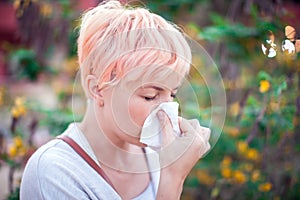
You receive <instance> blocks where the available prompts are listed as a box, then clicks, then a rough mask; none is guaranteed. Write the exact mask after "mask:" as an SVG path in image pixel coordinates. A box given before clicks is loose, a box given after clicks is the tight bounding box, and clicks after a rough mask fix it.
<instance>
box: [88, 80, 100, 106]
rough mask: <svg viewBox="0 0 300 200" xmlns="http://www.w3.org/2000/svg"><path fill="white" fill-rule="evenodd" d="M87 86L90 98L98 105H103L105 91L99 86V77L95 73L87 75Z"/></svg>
mask: <svg viewBox="0 0 300 200" xmlns="http://www.w3.org/2000/svg"><path fill="white" fill-rule="evenodd" d="M86 88H87V93H88V98H90V99H92V100H93V101H95V102H96V103H97V105H98V106H100V107H103V105H104V99H103V91H102V90H101V88H99V85H98V79H97V78H96V77H95V76H94V75H88V76H87V77H86Z"/></svg>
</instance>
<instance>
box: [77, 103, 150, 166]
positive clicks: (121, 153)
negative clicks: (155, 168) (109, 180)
mask: <svg viewBox="0 0 300 200" xmlns="http://www.w3.org/2000/svg"><path fill="white" fill-rule="evenodd" d="M78 127H79V128H80V129H81V131H82V132H83V134H84V135H85V137H86V139H87V141H88V142H89V144H90V146H91V148H92V149H93V151H94V153H95V156H96V157H97V159H98V160H99V162H100V163H101V164H102V165H105V166H107V167H109V168H112V169H114V170H117V171H123V172H125V171H126V172H142V171H143V172H145V171H146V170H147V169H146V168H147V166H146V165H145V162H137V161H145V156H144V154H143V152H142V149H141V147H138V146H136V145H132V144H129V143H127V142H125V141H124V140H122V139H121V138H119V137H118V135H117V134H115V133H113V132H108V129H107V127H106V126H105V125H102V123H101V118H100V119H99V121H98V120H97V119H96V115H95V112H94V110H93V105H88V107H87V110H86V114H85V116H84V119H83V120H82V122H81V123H80V124H79V125H78Z"/></svg>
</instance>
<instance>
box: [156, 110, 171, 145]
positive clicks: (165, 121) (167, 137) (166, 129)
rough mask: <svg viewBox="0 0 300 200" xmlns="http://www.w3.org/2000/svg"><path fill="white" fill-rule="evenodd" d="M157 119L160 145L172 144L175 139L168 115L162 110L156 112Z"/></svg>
mask: <svg viewBox="0 0 300 200" xmlns="http://www.w3.org/2000/svg"><path fill="white" fill-rule="evenodd" d="M157 117H158V119H159V123H160V127H161V132H162V145H163V146H166V145H168V144H169V143H170V142H172V141H173V140H174V137H175V136H174V134H173V129H172V125H171V121H170V119H169V117H168V115H167V114H166V113H165V112H164V111H162V110H160V111H158V112H157Z"/></svg>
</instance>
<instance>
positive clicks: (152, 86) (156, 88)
mask: <svg viewBox="0 0 300 200" xmlns="http://www.w3.org/2000/svg"><path fill="white" fill-rule="evenodd" d="M143 88H153V89H155V90H158V91H163V90H164V88H161V87H158V86H154V85H150V86H145V87H143ZM178 88H179V86H177V87H176V88H174V89H173V90H177V89H178ZM173 90H172V91H173Z"/></svg>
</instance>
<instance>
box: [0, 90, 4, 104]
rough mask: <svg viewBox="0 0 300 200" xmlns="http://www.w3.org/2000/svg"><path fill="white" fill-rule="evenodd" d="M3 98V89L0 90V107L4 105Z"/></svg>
mask: <svg viewBox="0 0 300 200" xmlns="http://www.w3.org/2000/svg"><path fill="white" fill-rule="evenodd" d="M3 96H4V88H3V87H1V88H0V106H1V105H2V104H3V102H4V100H3Z"/></svg>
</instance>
